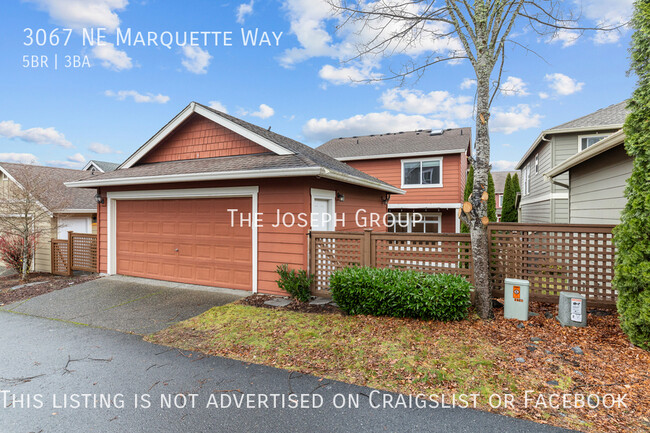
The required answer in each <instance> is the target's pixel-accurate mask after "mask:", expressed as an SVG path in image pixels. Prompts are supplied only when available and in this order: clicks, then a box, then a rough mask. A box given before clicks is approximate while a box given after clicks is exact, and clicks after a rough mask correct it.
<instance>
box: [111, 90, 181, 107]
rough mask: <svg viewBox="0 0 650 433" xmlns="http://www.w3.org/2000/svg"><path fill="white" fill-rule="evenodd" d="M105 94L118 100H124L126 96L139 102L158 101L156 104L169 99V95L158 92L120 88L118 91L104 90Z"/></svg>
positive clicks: (164, 102) (163, 102)
mask: <svg viewBox="0 0 650 433" xmlns="http://www.w3.org/2000/svg"><path fill="white" fill-rule="evenodd" d="M104 95H106V96H108V97H109V98H115V99H117V100H118V101H124V100H125V99H126V98H129V97H131V98H133V101H134V102H137V103H147V102H148V103H156V104H166V103H167V101H169V96H166V95H162V94H160V93H159V94H157V95H154V94H153V93H146V94H142V93H140V92H137V91H136V90H118V91H117V92H114V91H112V90H107V91H105V92H104Z"/></svg>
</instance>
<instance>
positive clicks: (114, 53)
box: [92, 42, 133, 71]
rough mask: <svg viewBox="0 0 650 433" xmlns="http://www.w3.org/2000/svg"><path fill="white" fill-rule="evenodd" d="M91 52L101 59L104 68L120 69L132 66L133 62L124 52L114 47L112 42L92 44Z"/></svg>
mask: <svg viewBox="0 0 650 433" xmlns="http://www.w3.org/2000/svg"><path fill="white" fill-rule="evenodd" d="M92 53H93V55H94V56H95V57H96V58H98V59H99V60H101V61H102V66H103V67H105V68H108V69H114V70H116V71H121V70H123V69H131V68H132V67H133V62H132V61H131V58H130V57H129V56H128V55H127V54H126V52H124V51H120V50H118V49H117V48H115V45H114V44H113V43H112V42H105V43H103V44H102V45H95V46H93V48H92Z"/></svg>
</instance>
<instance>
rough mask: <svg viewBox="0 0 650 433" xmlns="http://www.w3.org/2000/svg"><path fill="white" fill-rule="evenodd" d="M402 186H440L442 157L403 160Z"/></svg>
mask: <svg viewBox="0 0 650 433" xmlns="http://www.w3.org/2000/svg"><path fill="white" fill-rule="evenodd" d="M402 186H403V187H414V188H427V187H436V186H442V159H441V158H435V159H421V160H412V159H411V160H403V161H402Z"/></svg>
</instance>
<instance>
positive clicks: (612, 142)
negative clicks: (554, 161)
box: [544, 129, 625, 180]
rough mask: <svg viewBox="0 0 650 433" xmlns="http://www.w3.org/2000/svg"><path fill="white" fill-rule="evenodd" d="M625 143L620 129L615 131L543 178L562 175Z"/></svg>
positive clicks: (559, 165) (623, 134)
mask: <svg viewBox="0 0 650 433" xmlns="http://www.w3.org/2000/svg"><path fill="white" fill-rule="evenodd" d="M623 142H625V133H624V132H623V130H622V129H621V130H620V131H616V132H615V133H613V134H612V135H610V136H609V137H607V138H604V139H602V140H600V141H599V142H598V143H596V144H593V145H591V146H589V147H588V148H587V149H585V150H583V151H582V152H579V153H576V154H575V155H573V156H572V157H570V158H567V159H566V160H565V161H564V162H563V163H561V164H558V165H556V166H555V167H553V169H552V170H551V171H549V172H546V173H544V178H545V179H547V180H550V179H552V178H554V177H555V176H557V175H559V174H562V173H564V172H565V171H567V170H569V169H570V168H573V167H575V166H576V165H578V164H581V163H583V162H585V161H587V160H588V159H590V158H593V157H594V156H596V155H599V154H601V153H603V152H606V151H608V150H610V149H612V148H614V147H616V146H618V145H620V144H623Z"/></svg>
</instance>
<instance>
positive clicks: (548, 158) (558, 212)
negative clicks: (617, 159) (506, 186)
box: [515, 101, 627, 223]
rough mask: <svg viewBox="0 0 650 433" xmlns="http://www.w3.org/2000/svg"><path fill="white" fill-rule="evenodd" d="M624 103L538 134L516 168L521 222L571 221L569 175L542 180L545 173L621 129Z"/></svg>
mask: <svg viewBox="0 0 650 433" xmlns="http://www.w3.org/2000/svg"><path fill="white" fill-rule="evenodd" d="M626 104H627V102H626V101H623V102H620V103H618V104H615V105H610V106H609V107H606V108H602V109H600V110H598V111H596V112H594V113H591V114H587V115H586V116H583V117H580V118H578V119H575V120H571V121H570V122H566V123H563V124H561V125H558V126H556V127H554V128H550V129H546V130H544V131H542V132H541V133H540V134H539V136H538V137H537V139H536V140H535V142H534V143H533V145H532V146H531V147H530V149H528V151H527V152H526V154H525V155H524V156H523V157H522V158H521V160H520V161H519V163H518V164H517V165H516V167H515V168H516V169H517V170H520V171H521V177H520V181H521V200H520V202H519V221H520V222H524V223H569V222H570V218H569V185H570V179H569V173H568V172H564V173H561V174H559V175H557V176H555V177H553V178H548V177H547V178H545V177H544V173H547V172H549V171H551V170H552V169H553V168H554V167H556V166H558V165H559V164H562V163H563V162H564V161H566V160H567V159H569V158H570V157H572V156H573V155H575V154H577V153H579V152H582V151H585V150H586V149H588V148H589V147H590V146H592V145H594V144H596V143H598V142H599V141H600V140H602V139H604V138H606V137H608V136H610V135H611V134H613V133H615V132H617V131H618V130H620V129H621V128H622V127H623V123H624V122H625V117H626V116H627V110H626V108H625V106H626Z"/></svg>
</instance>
